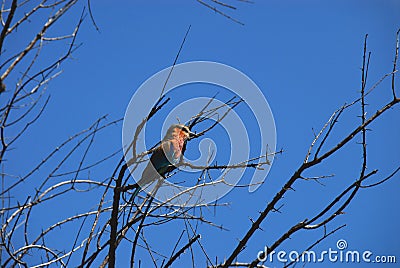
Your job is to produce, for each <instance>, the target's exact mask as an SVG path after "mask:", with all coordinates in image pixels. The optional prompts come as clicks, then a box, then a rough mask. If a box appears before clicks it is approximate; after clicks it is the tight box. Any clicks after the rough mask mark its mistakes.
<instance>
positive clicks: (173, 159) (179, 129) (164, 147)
mask: <svg viewBox="0 0 400 268" xmlns="http://www.w3.org/2000/svg"><path fill="white" fill-rule="evenodd" d="M195 135H196V134H195V133H193V132H191V131H190V129H189V127H187V126H185V125H183V124H173V125H171V126H170V127H169V128H168V130H167V133H166V134H165V136H164V138H163V139H162V141H161V143H160V145H159V146H158V147H157V148H156V149H155V150H154V151H153V152H152V154H151V156H150V161H149V163H148V164H147V166H146V168H145V169H144V170H143V173H142V176H141V178H140V180H139V181H138V182H137V183H135V185H134V186H133V188H136V189H135V191H134V192H133V194H132V198H135V197H136V195H137V194H138V193H139V192H140V190H141V189H142V188H143V187H144V186H146V185H148V184H150V183H152V182H154V181H156V180H158V179H160V178H165V175H166V174H167V173H169V172H171V171H173V170H174V169H175V168H176V165H177V164H178V163H179V162H180V160H181V157H182V156H183V153H184V146H185V144H186V142H187V141H188V140H189V139H191V138H193V137H195Z"/></svg>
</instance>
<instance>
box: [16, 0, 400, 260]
mask: <svg viewBox="0 0 400 268" xmlns="http://www.w3.org/2000/svg"><path fill="white" fill-rule="evenodd" d="M230 2H231V3H233V4H234V5H235V6H236V7H237V10H236V11H231V10H226V9H224V10H226V12H227V13H228V14H229V15H231V16H233V17H235V18H237V19H239V20H240V21H242V22H243V23H244V24H245V25H244V26H241V25H239V24H236V23H234V22H232V21H230V20H228V19H226V18H224V17H222V16H221V15H218V14H216V13H214V12H213V11H211V10H209V9H207V8H205V7H204V6H202V5H200V4H198V3H197V2H196V1H185V3H183V1H168V2H166V1H135V2H132V1H121V2H119V3H118V4H114V5H110V2H109V1H96V2H94V1H92V9H93V15H94V18H95V20H96V23H97V24H98V25H99V27H100V32H97V31H96V30H95V29H94V27H93V26H92V25H91V24H90V19H89V18H88V17H87V18H86V21H85V23H84V24H83V26H82V29H81V31H80V32H79V36H78V40H79V42H82V46H81V47H80V48H79V49H78V50H77V51H76V53H75V54H74V57H73V59H72V60H70V61H68V62H67V63H66V64H65V65H64V66H63V67H64V73H63V74H62V76H60V77H59V78H57V79H56V80H55V81H53V82H52V83H51V84H50V86H49V89H48V92H49V94H50V95H51V101H50V104H49V106H48V108H47V110H46V112H45V114H44V115H43V117H42V118H41V120H40V121H39V122H38V123H37V124H36V125H34V126H33V127H32V128H31V130H30V132H29V135H27V136H25V137H24V138H23V139H22V140H21V143H20V145H19V147H20V148H17V149H18V150H16V151H15V152H12V154H11V155H12V156H13V157H16V158H17V159H19V160H20V161H21V162H23V163H26V165H27V166H28V165H32V164H34V163H37V159H41V158H43V157H44V156H45V155H46V153H47V152H49V150H51V149H52V148H54V147H55V146H56V145H57V144H58V143H60V142H61V141H63V140H64V139H66V138H67V137H69V136H71V135H73V134H74V133H76V132H78V131H80V130H81V129H84V128H86V127H88V126H89V125H90V124H91V123H92V122H93V121H95V120H96V119H97V118H98V117H100V116H103V115H105V114H108V115H109V116H108V118H109V119H108V120H109V121H111V120H113V119H117V118H121V117H122V116H123V115H124V112H125V109H126V107H127V105H128V103H129V100H130V98H131V96H132V95H133V94H134V93H135V90H136V89H137V88H138V87H139V86H140V85H141V84H142V83H143V82H144V81H145V80H146V79H148V78H149V77H150V76H152V75H153V74H155V73H156V72H158V71H160V70H162V69H164V68H166V67H168V66H170V65H171V64H172V62H173V59H174V57H175V55H176V53H177V50H178V48H179V45H180V42H181V40H182V38H183V36H184V33H185V32H186V29H187V28H188V26H189V25H191V27H192V28H191V31H190V33H189V36H188V38H187V41H186V43H185V46H184V48H183V51H182V53H181V55H180V58H179V60H178V62H179V63H181V62H186V61H195V60H206V61H215V62H221V63H224V64H227V65H230V66H232V67H234V68H236V69H238V70H240V71H242V72H243V73H245V74H247V75H248V76H249V77H250V78H251V79H252V80H253V81H254V82H255V83H256V84H257V85H258V86H259V88H260V89H261V90H262V92H263V94H264V95H265V97H266V99H267V100H268V103H269V105H270V107H271V109H272V112H273V115H274V118H275V124H276V131H277V148H279V149H280V148H283V149H284V151H285V152H284V153H283V154H282V155H279V156H278V158H277V159H276V160H275V162H274V164H273V166H272V168H271V171H270V173H269V175H268V177H267V179H266V181H265V183H264V185H263V186H262V187H260V188H259V189H258V190H257V191H256V192H254V193H248V191H247V189H235V190H234V191H232V192H231V193H229V194H228V195H227V196H225V197H224V198H223V199H222V200H221V202H229V203H230V205H229V207H226V208H220V209H218V211H217V213H216V215H213V213H211V212H210V213H208V214H209V215H208V216H209V219H211V220H212V221H214V222H215V223H217V224H222V225H223V226H224V227H225V228H227V229H229V231H221V230H218V229H215V228H211V227H208V226H206V225H201V226H200V229H199V232H200V233H201V235H202V243H203V244H204V246H205V248H206V249H207V251H208V253H209V254H210V257H211V259H213V260H214V259H215V258H216V257H218V259H219V260H222V259H223V258H224V257H225V256H228V255H229V254H230V252H231V251H232V250H233V248H234V246H235V245H236V243H237V239H240V238H241V237H242V236H243V235H244V233H245V231H246V230H247V229H248V228H249V226H250V224H251V222H250V220H249V218H255V217H257V216H258V211H260V210H262V209H263V208H264V207H265V206H266V204H267V203H268V202H269V201H270V200H271V199H272V197H273V196H274V194H275V192H276V191H277V190H279V189H280V188H281V187H282V185H283V184H284V183H285V182H286V180H287V179H288V178H289V177H290V175H291V174H292V173H293V172H294V171H295V170H296V168H297V167H299V166H300V164H301V162H302V161H303V159H304V156H305V154H306V152H307V149H308V147H309V145H310V143H311V141H312V139H313V132H312V129H313V128H314V129H320V128H321V127H322V126H323V124H324V123H325V122H326V120H327V119H328V118H329V117H330V115H331V114H332V112H333V111H334V110H335V109H337V108H338V107H339V106H340V105H342V104H343V103H344V102H351V101H352V100H353V99H355V98H357V97H358V96H359V89H360V84H361V82H360V80H361V79H360V78H361V72H360V67H361V63H362V47H363V40H364V36H365V34H368V35H369V37H368V48H369V50H370V51H371V52H372V55H371V65H370V73H369V81H368V84H367V87H370V86H372V85H373V84H374V83H375V82H376V81H378V80H379V79H380V78H381V77H382V76H383V75H385V74H386V73H389V72H391V69H392V61H393V56H394V54H393V52H394V46H395V34H396V31H397V30H398V28H399V27H400V23H399V22H400V15H399V14H400V13H399V12H398V10H400V3H399V2H398V1H389V0H384V1H256V2H255V3H254V4H248V3H242V2H239V1H230ZM80 12H81V9H79V8H75V9H73V10H71V13H70V14H69V16H70V17H69V19H68V20H64V21H62V22H60V24H59V25H58V27H59V28H58V29H57V30H61V31H66V32H68V31H69V30H67V29H68V28H66V27H68V26H71V22H73V21H76V20H77V19H78V18H79V15H80ZM34 26H35V24H34V23H32V25H31V27H32V29H34ZM20 41H22V38H21V39H20V40H13V42H15V44H17V43H18V42H20ZM49 53H58V52H56V51H53V52H52V51H51V50H50V52H49ZM194 88H195V89H196V87H194ZM211 91H212V90H211ZM196 94H199V93H198V92H196ZM399 94H400V93H399ZM390 98H391V89H390V81H389V80H385V81H384V82H383V83H382V84H381V85H380V86H379V88H377V89H376V90H375V91H374V93H372V94H371V95H370V97H369V99H368V103H369V106H368V107H367V109H368V115H371V114H373V113H374V112H375V111H376V110H377V109H378V108H379V107H381V106H382V105H383V104H385V103H386V102H388V101H389V100H390ZM171 108H172V107H166V109H171ZM359 114H360V108H359V107H354V108H352V109H351V110H349V112H348V113H346V114H345V115H344V116H343V118H342V119H341V120H340V122H339V125H338V128H337V129H336V131H337V132H336V133H335V134H334V135H333V136H332V137H331V138H332V139H331V140H330V141H328V143H327V146H332V145H334V144H335V142H337V141H339V140H340V137H343V135H346V134H347V133H349V132H350V131H351V130H352V129H353V128H354V126H355V124H357V123H358V122H359V120H360V119H359V118H358V117H357V116H358V115H359ZM399 115H400V112H399V109H398V108H395V109H392V110H391V111H390V112H388V113H387V114H385V115H384V116H383V117H382V118H380V120H379V121H377V122H375V123H373V124H372V125H371V128H372V129H373V131H371V132H369V133H368V135H369V136H368V144H369V147H368V150H369V151H368V156H369V159H368V170H373V169H375V168H377V169H379V173H378V175H377V176H376V177H375V178H372V179H371V182H374V181H378V180H379V178H382V177H384V176H386V175H388V174H390V173H391V172H392V171H393V170H394V169H395V168H397V166H398V165H399V159H400V141H399V139H398V137H400V127H399V124H398V121H399ZM156 120H161V119H157V118H156ZM157 123H160V124H161V123H162V122H161V121H160V122H159V121H154V124H157ZM121 127H122V125H121V124H119V125H116V126H113V127H112V128H111V129H110V130H107V131H106V132H105V133H104V134H101V135H99V136H98V137H97V139H98V140H97V143H96V146H95V148H94V149H93V150H94V152H93V154H92V155H91V156H90V158H89V159H88V162H89V163H90V162H91V161H90V160H94V159H96V157H97V156H98V155H99V154H100V155H101V154H107V153H109V152H112V151H113V150H116V149H118V148H120V147H121ZM218 134H219V132H218V130H216V132H214V133H210V136H209V137H210V138H213V135H214V137H216V136H218ZM356 141H358V142H359V141H360V137H358V138H357V139H356V140H355V141H353V142H351V143H350V144H348V145H346V146H345V147H344V148H343V152H340V153H338V154H335V155H334V156H333V157H332V159H330V160H329V161H327V162H326V163H323V164H322V165H321V166H320V167H318V168H316V169H314V170H312V172H310V173H309V174H307V175H310V176H319V175H327V174H332V173H334V174H335V177H333V178H329V179H326V181H324V182H325V183H326V186H325V187H322V186H320V185H319V184H316V183H314V182H311V181H309V182H303V181H301V182H298V183H297V184H295V187H294V188H295V190H296V191H295V192H289V193H288V194H287V195H286V196H285V199H284V202H281V204H283V203H284V207H283V208H282V213H275V214H272V215H271V216H270V217H269V218H267V220H266V221H265V223H264V224H263V225H262V228H263V231H258V232H257V233H256V235H255V236H254V237H253V238H252V239H251V240H250V242H249V244H248V245H247V246H248V247H247V248H246V250H245V251H243V253H242V254H241V255H240V258H239V261H243V262H245V261H248V260H253V259H254V258H255V257H256V254H257V252H258V251H259V250H262V249H263V248H264V246H265V245H268V244H270V243H271V242H273V241H274V239H276V238H278V237H279V236H280V235H282V234H283V233H284V232H285V231H286V230H287V229H288V228H290V226H292V225H294V224H296V223H297V222H298V221H301V220H303V219H304V218H310V217H312V216H313V215H315V213H316V212H317V211H319V210H320V209H321V208H323V207H324V204H327V203H328V202H329V201H330V200H332V198H334V197H335V196H336V195H337V193H339V192H340V191H341V190H343V189H344V188H345V187H346V185H349V184H350V183H351V182H353V181H354V180H355V179H356V178H357V175H358V172H359V170H360V168H361V160H362V159H361V146H360V145H358V144H356ZM155 142H156V141H155ZM21 148H27V149H28V151H29V154H26V152H25V151H26V150H21ZM220 151H221V155H219V156H218V155H217V156H216V157H217V159H224V157H225V156H224V154H223V150H220ZM188 153H190V148H189V149H188ZM192 153H195V152H192ZM96 154H97V155H96ZM10 169H11V170H14V171H16V170H24V167H22V168H21V166H20V165H19V163H17V162H15V161H14V163H10ZM67 169H68V168H67ZM112 169H113V163H109V166H105V167H102V168H101V169H99V170H97V171H96V172H94V173H93V174H91V177H92V178H96V177H97V178H98V180H102V179H103V178H104V175H103V174H105V173H106V174H110V172H111V171H112ZM107 176H109V175H107ZM399 186H400V180H399V176H398V175H397V176H396V177H394V178H392V179H391V180H390V181H388V182H386V183H385V184H383V185H380V186H378V187H376V188H372V189H365V190H362V191H361V192H359V194H358V195H357V197H356V198H355V200H354V201H353V202H352V204H351V205H350V206H349V207H348V208H347V209H346V210H345V214H344V215H341V216H339V217H337V219H336V220H334V221H333V222H332V223H330V224H329V225H328V227H329V228H332V229H333V228H335V227H337V226H340V225H342V224H347V227H346V228H344V229H342V230H340V231H339V232H337V233H335V234H334V235H332V236H331V237H329V238H327V239H326V240H325V241H323V242H321V243H320V244H319V245H318V246H317V247H316V248H315V250H316V251H317V252H320V251H323V250H327V249H328V248H329V247H331V248H335V247H336V241H337V240H339V239H345V240H346V241H347V242H348V245H349V249H354V250H356V249H357V250H362V251H363V250H370V251H372V252H374V254H380V255H396V257H397V260H398V262H399V261H400V255H399V252H400V242H399V240H398V237H399V235H400V234H399V230H398V226H399V220H400V219H399V216H398V205H396V204H399V202H400V195H399V194H398V189H399ZM30 190H31V189H29V184H28V183H27V184H26V185H25V186H24V187H23V188H21V197H20V198H21V200H23V199H24V196H26V194H28V193H29V191H30ZM94 196H99V195H98V194H93V195H85V194H76V196H75V197H74V198H72V199H68V200H65V199H63V198H60V199H58V200H57V203H54V204H52V205H53V206H54V207H57V208H59V207H60V208H65V210H66V211H70V213H72V214H74V213H78V212H83V211H85V209H86V210H87V208H88V207H89V208H90V207H92V206H94V205H95V204H96V200H94V199H93V198H94ZM75 198H76V199H75ZM49 208H50V209H51V207H49ZM38 213H40V214H38V215H47V214H46V207H44V208H43V210H42V211H41V212H38ZM57 214H58V212H57V210H56V211H55V213H54V215H51V216H50V218H51V217H54V218H55V219H56V218H57ZM60 214H62V213H60ZM47 216H48V215H47ZM60 217H61V215H60ZM32 225H33V226H32V228H33V229H38V230H40V228H42V227H43V226H41V223H40V218H39V217H38V219H37V220H36V221H35V222H34V223H32ZM183 228H184V226H183V225H182V224H178V223H177V224H174V223H169V224H166V225H165V226H162V227H157V228H152V229H151V230H149V231H148V233H147V237H148V239H149V240H151V241H152V242H153V243H156V244H157V245H158V247H157V248H158V249H159V250H160V251H161V252H163V253H164V254H166V255H167V256H169V254H170V251H169V250H170V248H171V246H170V245H171V243H174V241H176V239H177V238H178V237H179V235H180V233H181V231H182V230H183ZM71 231H73V229H72V230H71ZM321 235H322V230H316V231H301V232H298V233H296V234H295V235H294V236H293V239H291V240H288V241H286V242H285V243H284V244H283V245H282V246H281V248H279V249H282V250H286V251H288V252H289V251H291V250H299V251H301V250H303V249H305V248H306V247H307V246H308V245H309V244H310V243H312V242H313V241H314V240H316V239H318V238H319V237H320V236H321ZM69 236H70V234H69V233H68V232H64V233H62V232H61V237H58V239H60V241H64V240H66V239H67V238H68V237H69ZM55 239H56V238H55ZM171 241H173V242H171ZM195 248H196V252H197V253H199V257H198V258H196V259H195V261H196V264H197V266H196V267H204V266H205V259H204V257H200V249H199V247H198V246H197V247H195ZM129 253H130V248H129V247H127V248H121V249H120V250H119V251H118V255H117V258H118V259H117V261H118V264H119V265H121V266H120V267H123V266H124V264H126V263H129V256H130V255H129ZM138 254H139V255H138V258H142V259H143V262H144V263H145V264H147V265H151V260H150V259H149V257H148V256H147V255H146V253H145V252H144V251H143V252H142V251H141V252H139V253H138ZM190 265H191V258H190V254H186V255H185V256H184V257H182V258H180V260H178V261H177V262H176V267H190ZM274 265H276V266H277V267H280V266H281V265H280V263H277V262H274V263H273V264H272V265H271V266H274ZM342 265H343V264H342ZM342 265H341V264H337V263H336V264H332V263H329V262H328V263H324V265H323V266H324V267H340V266H342ZM310 266H313V265H311V264H310ZM354 266H357V267H363V264H359V265H354ZM387 266H388V267H394V266H395V265H390V264H387ZM144 267H150V266H144ZM380 267H382V266H380Z"/></svg>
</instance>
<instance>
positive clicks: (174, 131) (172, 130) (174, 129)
mask: <svg viewBox="0 0 400 268" xmlns="http://www.w3.org/2000/svg"><path fill="white" fill-rule="evenodd" d="M195 135H196V134H194V133H193V132H191V131H190V129H189V128H188V127H187V126H185V125H183V124H174V125H171V126H170V127H169V128H168V131H167V134H166V135H165V137H164V140H169V139H173V138H176V137H179V138H181V139H183V140H184V141H186V140H188V139H190V138H192V137H194V136H195Z"/></svg>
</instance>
